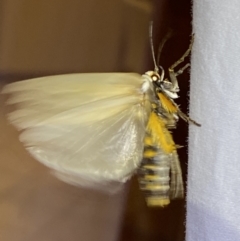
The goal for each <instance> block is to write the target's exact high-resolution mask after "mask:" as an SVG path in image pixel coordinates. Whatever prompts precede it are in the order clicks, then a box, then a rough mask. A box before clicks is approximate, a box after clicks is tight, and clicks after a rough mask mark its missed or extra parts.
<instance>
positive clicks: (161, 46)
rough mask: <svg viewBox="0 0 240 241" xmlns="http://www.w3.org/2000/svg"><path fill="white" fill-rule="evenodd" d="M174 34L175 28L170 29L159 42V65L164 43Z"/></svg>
mask: <svg viewBox="0 0 240 241" xmlns="http://www.w3.org/2000/svg"><path fill="white" fill-rule="evenodd" d="M172 34H173V30H172V29H169V30H168V32H167V34H166V35H165V36H164V38H163V40H162V41H161V43H160V44H159V47H158V55H157V65H159V61H160V55H161V52H162V49H163V46H164V44H165V43H166V41H167V40H168V39H169V38H170V37H171V36H172Z"/></svg>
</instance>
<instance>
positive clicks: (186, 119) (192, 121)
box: [177, 109, 201, 126]
mask: <svg viewBox="0 0 240 241" xmlns="http://www.w3.org/2000/svg"><path fill="white" fill-rule="evenodd" d="M177 113H178V115H179V117H181V118H182V119H183V120H185V121H186V122H188V123H192V124H194V125H196V126H201V124H199V123H197V122H196V121H195V120H192V119H191V118H190V117H189V116H187V115H186V114H184V113H183V112H182V111H181V110H179V109H178V112H177Z"/></svg>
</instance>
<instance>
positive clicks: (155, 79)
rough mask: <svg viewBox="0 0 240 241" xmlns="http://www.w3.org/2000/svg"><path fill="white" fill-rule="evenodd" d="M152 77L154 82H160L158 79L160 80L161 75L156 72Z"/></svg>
mask: <svg viewBox="0 0 240 241" xmlns="http://www.w3.org/2000/svg"><path fill="white" fill-rule="evenodd" d="M151 79H152V81H153V82H158V81H159V80H160V78H159V76H158V75H156V74H153V75H152V76H151Z"/></svg>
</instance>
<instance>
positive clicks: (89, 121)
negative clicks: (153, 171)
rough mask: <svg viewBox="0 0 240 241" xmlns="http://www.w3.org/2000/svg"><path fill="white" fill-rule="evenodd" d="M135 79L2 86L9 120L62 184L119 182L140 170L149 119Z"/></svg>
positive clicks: (68, 78)
mask: <svg viewBox="0 0 240 241" xmlns="http://www.w3.org/2000/svg"><path fill="white" fill-rule="evenodd" d="M142 84H143V79H142V77H141V76H140V75H138V74H130V73H126V74H124V73H109V74H69V75H59V76H51V77H44V78H37V79H31V80H26V81H21V82H17V83H13V84H9V85H7V86H6V87H5V88H4V90H3V92H4V93H10V94H11V97H10V98H9V99H8V103H9V104H16V107H17V109H16V111H14V112H12V113H10V114H9V119H10V121H11V122H12V123H13V124H14V125H15V126H16V127H17V128H18V129H19V130H21V131H22V133H21V135H20V140H21V141H22V142H23V143H24V144H25V146H26V148H27V150H28V151H29V152H30V153H31V154H32V155H33V156H34V157H35V158H36V159H37V160H39V161H40V162H42V163H44V164H45V165H47V166H48V167H50V168H52V169H54V170H55V171H57V173H58V176H60V177H61V178H62V179H64V180H65V181H67V182H71V183H74V184H77V185H83V186H92V187H93V186H96V185H97V186H101V185H105V184H106V183H108V182H115V181H118V182H124V181H125V180H127V178H129V176H130V175H131V174H132V172H133V171H134V170H135V169H136V167H137V166H138V165H139V162H140V161H141V158H142V152H143V138H144V135H145V126H146V121H147V119H148V103H146V102H144V101H143V98H144V96H143V94H142V92H141V86H142Z"/></svg>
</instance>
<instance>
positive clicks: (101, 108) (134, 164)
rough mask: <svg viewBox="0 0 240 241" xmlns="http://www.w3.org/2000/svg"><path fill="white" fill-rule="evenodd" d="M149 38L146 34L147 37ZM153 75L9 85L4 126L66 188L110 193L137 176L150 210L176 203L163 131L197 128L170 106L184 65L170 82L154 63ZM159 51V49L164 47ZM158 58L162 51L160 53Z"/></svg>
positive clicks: (176, 182) (176, 181) (176, 168)
mask: <svg viewBox="0 0 240 241" xmlns="http://www.w3.org/2000/svg"><path fill="white" fill-rule="evenodd" d="M151 31H152V30H151ZM150 40H151V48H152V53H153V61H154V66H155V68H154V70H153V71H147V72H146V73H145V74H143V75H139V74H136V73H82V74H66V75H57V76H49V77H42V78H35V79H30V80H25V81H19V82H15V83H11V84H8V85H6V86H5V87H4V89H3V93H5V94H10V95H9V98H8V99H7V104H10V105H15V107H16V109H15V110H14V111H13V112H11V113H9V114H8V119H9V121H10V122H11V123H12V124H13V125H14V126H15V127H16V128H17V129H18V130H19V131H20V136H19V139H20V141H21V142H22V143H23V144H24V146H25V148H26V149H27V151H29V153H30V154H31V155H32V156H33V157H34V158H35V159H36V160H38V161H40V162H41V163H43V164H44V165H46V166H47V167H49V168H50V169H52V170H54V172H55V174H56V175H57V176H58V177H59V178H60V179H62V180H63V181H65V182H68V183H71V184H74V185H80V186H83V187H87V188H96V189H100V190H101V189H102V190H105V189H108V191H110V192H111V191H112V190H113V189H114V188H117V187H118V186H119V184H121V183H124V182H126V181H127V180H128V179H129V178H130V177H131V176H132V175H133V174H134V173H135V172H138V173H139V183H140V188H141V189H142V190H143V191H144V192H145V194H146V201H147V204H148V205H149V206H161V207H163V206H166V205H168V204H169V202H170V199H175V198H181V197H183V194H184V190H183V181H182V173H181V167H180V164H179V160H178V155H177V145H176V144H175V143H174V141H173V138H172V135H171V132H170V129H172V128H175V127H176V123H177V121H178V117H180V118H182V119H183V120H185V121H187V122H191V123H193V124H195V125H199V124H198V123H196V122H195V121H193V120H192V119H190V118H189V117H188V116H187V115H185V114H184V113H183V112H182V111H181V110H180V109H179V107H178V105H177V104H176V103H175V102H174V99H176V98H177V97H178V94H177V93H178V92H179V86H178V81H177V76H178V75H179V74H181V73H182V72H183V71H184V70H185V69H186V68H187V67H188V66H189V64H186V65H185V66H184V67H183V68H181V69H179V70H178V71H176V72H175V70H174V69H175V68H176V67H177V66H178V65H179V64H180V63H181V62H183V61H184V59H185V57H186V56H188V55H189V53H190V51H191V48H192V44H193V39H192V41H191V43H190V47H189V49H188V50H187V51H186V52H185V53H184V54H183V56H182V57H181V58H180V59H179V60H178V61H177V62H175V63H174V64H173V65H172V66H171V67H170V68H169V79H168V78H164V69H163V68H162V67H161V66H158V64H157V63H156V60H155V55H154V50H153V44H152V34H150ZM165 41H166V39H164V41H163V43H162V44H161V48H162V46H163V45H164V42H165ZM160 52H161V51H160Z"/></svg>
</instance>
